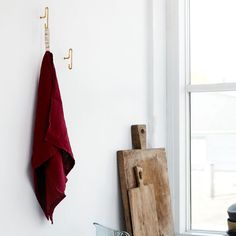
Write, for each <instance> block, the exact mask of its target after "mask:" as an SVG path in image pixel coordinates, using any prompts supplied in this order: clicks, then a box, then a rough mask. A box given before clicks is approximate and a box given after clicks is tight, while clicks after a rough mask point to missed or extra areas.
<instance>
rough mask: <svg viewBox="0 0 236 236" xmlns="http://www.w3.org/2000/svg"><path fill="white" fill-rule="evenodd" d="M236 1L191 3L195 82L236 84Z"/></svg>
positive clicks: (193, 73) (191, 38)
mask: <svg viewBox="0 0 236 236" xmlns="http://www.w3.org/2000/svg"><path fill="white" fill-rule="evenodd" d="M235 12H236V1H235V0H190V32H191V35H190V41H191V43H190V44H191V48H190V51H191V82H192V83H193V84H199V83H202V84H205V83H222V82H236V66H235V64H236V27H235V22H236V14H235Z"/></svg>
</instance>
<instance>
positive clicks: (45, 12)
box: [40, 7, 49, 29]
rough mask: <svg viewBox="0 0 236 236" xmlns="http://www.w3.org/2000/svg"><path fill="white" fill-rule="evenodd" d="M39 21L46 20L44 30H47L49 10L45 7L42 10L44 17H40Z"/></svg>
mask: <svg viewBox="0 0 236 236" xmlns="http://www.w3.org/2000/svg"><path fill="white" fill-rule="evenodd" d="M40 19H46V23H45V25H44V26H45V29H48V22H49V8H48V7H45V10H44V16H40Z"/></svg>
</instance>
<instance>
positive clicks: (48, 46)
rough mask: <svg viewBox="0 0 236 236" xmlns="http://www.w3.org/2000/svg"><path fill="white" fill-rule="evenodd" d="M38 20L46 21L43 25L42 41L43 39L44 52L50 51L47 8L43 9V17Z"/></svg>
mask: <svg viewBox="0 0 236 236" xmlns="http://www.w3.org/2000/svg"><path fill="white" fill-rule="evenodd" d="M40 19H46V23H45V24H44V39H45V48H46V50H49V49H50V43H49V8H48V7H45V10H44V16H40Z"/></svg>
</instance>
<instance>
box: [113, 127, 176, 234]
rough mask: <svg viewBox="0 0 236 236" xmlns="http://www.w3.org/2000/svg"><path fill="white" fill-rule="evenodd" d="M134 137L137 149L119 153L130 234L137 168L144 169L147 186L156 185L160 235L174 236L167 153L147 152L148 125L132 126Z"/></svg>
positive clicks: (133, 140)
mask: <svg viewBox="0 0 236 236" xmlns="http://www.w3.org/2000/svg"><path fill="white" fill-rule="evenodd" d="M131 133H132V144H133V149H132V150H123V151H118V152H117V158H118V167H119V175H120V185H121V193H122V200H123V207H124V214H125V222H126V230H127V231H128V232H129V233H130V234H131V235H132V232H133V231H132V221H131V212H130V205H129V198H128V190H129V189H132V188H135V187H136V186H137V184H136V178H135V174H134V171H133V168H134V167H135V166H140V167H141V168H142V169H143V182H144V184H149V183H152V184H153V186H154V191H155V199H156V210H157V211H156V212H157V217H158V222H159V230H160V232H159V235H160V236H173V235H174V226H173V216H172V208H171V196H170V189H169V180H168V172H167V160H166V153H165V149H164V148H155V149H146V126H145V125H134V126H132V127H131ZM144 236H148V235H144Z"/></svg>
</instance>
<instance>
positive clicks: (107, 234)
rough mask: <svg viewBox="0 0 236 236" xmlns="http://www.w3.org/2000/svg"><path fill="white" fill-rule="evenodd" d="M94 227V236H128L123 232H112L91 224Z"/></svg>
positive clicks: (96, 224) (101, 226)
mask: <svg viewBox="0 0 236 236" xmlns="http://www.w3.org/2000/svg"><path fill="white" fill-rule="evenodd" d="M93 224H94V225H95V227H96V236H130V235H129V234H128V233H127V232H125V231H119V230H113V229H110V228H107V227H105V226H103V225H100V224H98V223H93Z"/></svg>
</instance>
